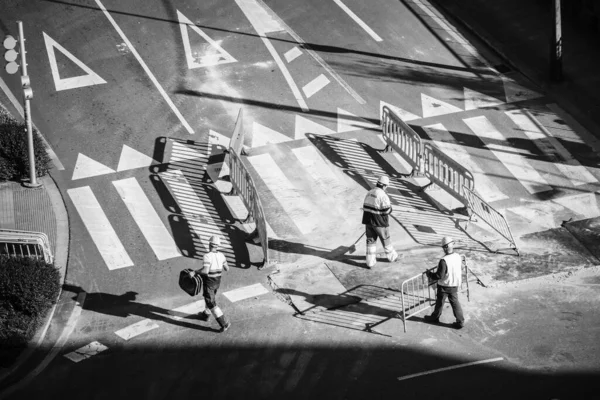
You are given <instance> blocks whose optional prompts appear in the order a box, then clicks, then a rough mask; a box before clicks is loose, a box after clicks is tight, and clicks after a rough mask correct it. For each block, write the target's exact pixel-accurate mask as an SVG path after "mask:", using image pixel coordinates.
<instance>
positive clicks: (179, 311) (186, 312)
mask: <svg viewBox="0 0 600 400" xmlns="http://www.w3.org/2000/svg"><path fill="white" fill-rule="evenodd" d="M205 308H206V305H205V304H204V299H203V300H198V301H194V302H193V303H190V304H186V305H184V306H181V307H177V308H174V309H172V310H169V315H172V316H173V319H174V320H177V321H181V320H182V319H184V318H185V317H189V316H190V315H194V314H198V313H199V312H201V311H204V309H205Z"/></svg>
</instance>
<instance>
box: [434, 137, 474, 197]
mask: <svg viewBox="0 0 600 400" xmlns="http://www.w3.org/2000/svg"><path fill="white" fill-rule="evenodd" d="M423 173H424V174H425V176H426V177H427V178H428V179H429V181H430V182H431V183H430V184H429V185H432V184H433V185H437V186H439V187H440V188H442V189H444V190H445V191H446V192H448V193H449V194H450V195H452V196H453V197H455V198H456V199H457V200H459V201H461V202H462V203H463V205H464V206H465V207H466V206H467V195H466V194H465V188H467V189H470V190H473V189H474V188H475V178H473V174H471V172H469V170H467V169H466V168H465V167H463V166H462V165H461V164H459V163H458V162H457V161H455V160H453V159H452V158H450V157H448V156H447V155H446V154H444V153H443V152H442V151H441V150H440V149H438V148H437V147H436V146H434V145H433V144H431V143H425V145H424V146H423ZM429 185H427V186H429ZM427 186H426V187H425V188H427ZM425 188H424V189H425Z"/></svg>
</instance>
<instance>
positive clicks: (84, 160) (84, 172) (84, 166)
mask: <svg viewBox="0 0 600 400" xmlns="http://www.w3.org/2000/svg"><path fill="white" fill-rule="evenodd" d="M114 172H115V170H114V169H112V168H109V167H107V166H106V165H104V164H102V163H99V162H98V161H96V160H92V159H91V158H89V157H88V156H86V155H84V154H81V153H79V155H78V156H77V161H76V162H75V168H74V169H73V176H72V177H71V180H77V179H83V178H89V177H92V176H98V175H105V174H112V173H114Z"/></svg>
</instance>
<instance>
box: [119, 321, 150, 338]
mask: <svg viewBox="0 0 600 400" xmlns="http://www.w3.org/2000/svg"><path fill="white" fill-rule="evenodd" d="M156 328H158V324H157V323H156V322H154V321H152V320H151V319H144V320H142V321H140V322H136V323H135V324H132V325H129V326H128V327H126V328H123V329H119V330H118V331H116V332H115V334H116V335H117V336H120V337H121V338H123V339H124V340H129V339H132V338H134V337H136V336H138V335H141V334H142V333H146V332H148V331H151V330H152V329H156Z"/></svg>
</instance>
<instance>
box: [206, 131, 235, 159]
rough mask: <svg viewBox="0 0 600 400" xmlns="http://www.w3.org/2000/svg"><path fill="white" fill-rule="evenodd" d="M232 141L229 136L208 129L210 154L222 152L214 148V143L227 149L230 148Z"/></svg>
mask: <svg viewBox="0 0 600 400" xmlns="http://www.w3.org/2000/svg"><path fill="white" fill-rule="evenodd" d="M230 141H231V139H230V138H228V137H227V136H225V135H223V134H220V133H219V132H217V131H213V130H212V129H210V130H209V131H208V146H209V151H211V154H210V155H214V154H220V153H222V152H221V151H217V150H212V148H213V145H218V146H223V148H224V149H225V150H228V149H229V142H230Z"/></svg>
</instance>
